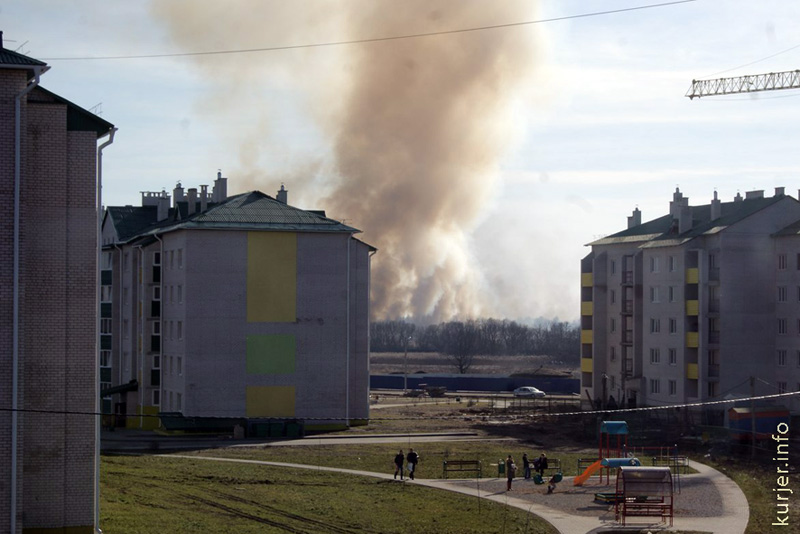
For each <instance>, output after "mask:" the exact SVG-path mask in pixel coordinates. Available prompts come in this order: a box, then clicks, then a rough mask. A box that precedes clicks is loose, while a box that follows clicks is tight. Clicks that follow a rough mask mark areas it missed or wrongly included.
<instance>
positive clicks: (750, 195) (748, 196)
mask: <svg viewBox="0 0 800 534" xmlns="http://www.w3.org/2000/svg"><path fill="white" fill-rule="evenodd" d="M744 198H745V200H750V199H751V198H764V190H763V189H759V190H756V191H748V192H747V193H745V194H744Z"/></svg>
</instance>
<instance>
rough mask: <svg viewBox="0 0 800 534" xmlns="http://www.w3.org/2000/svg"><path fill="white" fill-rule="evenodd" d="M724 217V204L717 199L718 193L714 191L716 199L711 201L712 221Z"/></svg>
mask: <svg viewBox="0 0 800 534" xmlns="http://www.w3.org/2000/svg"><path fill="white" fill-rule="evenodd" d="M721 216H722V202H720V200H719V198H718V197H717V192H716V191H714V199H713V200H712V201H711V220H712V221H715V220H717V219H719V218H720V217H721Z"/></svg>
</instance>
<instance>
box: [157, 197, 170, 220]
mask: <svg viewBox="0 0 800 534" xmlns="http://www.w3.org/2000/svg"><path fill="white" fill-rule="evenodd" d="M168 216H169V195H168V194H167V192H166V191H161V196H159V197H158V203H157V204H156V219H157V220H158V221H159V222H160V221H164V220H166V219H167V217H168Z"/></svg>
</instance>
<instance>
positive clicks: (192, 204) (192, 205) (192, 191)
mask: <svg viewBox="0 0 800 534" xmlns="http://www.w3.org/2000/svg"><path fill="white" fill-rule="evenodd" d="M187 202H188V203H189V206H188V208H189V209H188V210H187V213H188V214H189V215H194V212H195V210H196V209H197V188H196V187H190V188H189V197H188V199H187Z"/></svg>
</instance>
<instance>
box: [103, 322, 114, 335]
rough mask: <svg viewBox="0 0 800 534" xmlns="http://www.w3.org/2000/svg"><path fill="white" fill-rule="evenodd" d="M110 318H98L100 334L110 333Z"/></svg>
mask: <svg viewBox="0 0 800 534" xmlns="http://www.w3.org/2000/svg"><path fill="white" fill-rule="evenodd" d="M111 321H112V320H111V319H100V333H101V334H110V333H111V325H112V322H111Z"/></svg>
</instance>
